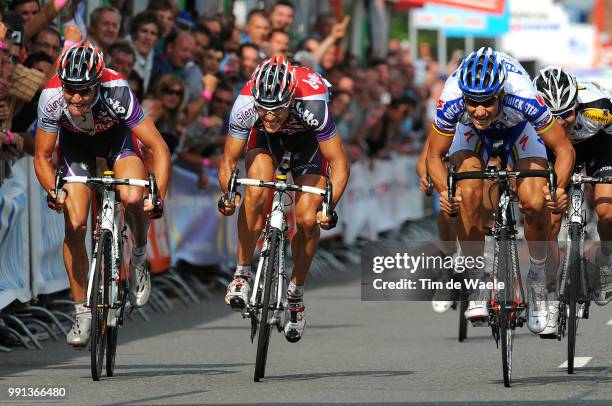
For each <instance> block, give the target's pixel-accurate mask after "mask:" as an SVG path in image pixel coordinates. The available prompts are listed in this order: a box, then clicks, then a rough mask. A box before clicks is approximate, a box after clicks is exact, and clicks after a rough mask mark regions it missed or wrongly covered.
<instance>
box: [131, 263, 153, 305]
mask: <svg viewBox="0 0 612 406" xmlns="http://www.w3.org/2000/svg"><path fill="white" fill-rule="evenodd" d="M150 294H151V274H150V273H149V267H148V265H147V263H146V262H144V263H143V264H142V265H138V266H133V267H132V272H131V273H130V302H131V303H132V305H133V306H134V307H142V306H144V305H145V304H147V302H148V301H149V295H150Z"/></svg>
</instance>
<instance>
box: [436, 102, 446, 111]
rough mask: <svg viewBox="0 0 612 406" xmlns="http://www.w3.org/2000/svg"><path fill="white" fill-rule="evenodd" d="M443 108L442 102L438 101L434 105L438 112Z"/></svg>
mask: <svg viewBox="0 0 612 406" xmlns="http://www.w3.org/2000/svg"><path fill="white" fill-rule="evenodd" d="M443 108H444V100H442V99H438V104H436V109H438V110H440V109H443Z"/></svg>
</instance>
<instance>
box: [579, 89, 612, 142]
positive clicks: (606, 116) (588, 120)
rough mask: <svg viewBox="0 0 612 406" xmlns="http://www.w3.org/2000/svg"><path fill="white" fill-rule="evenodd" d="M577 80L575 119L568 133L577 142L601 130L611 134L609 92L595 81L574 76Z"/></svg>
mask: <svg viewBox="0 0 612 406" xmlns="http://www.w3.org/2000/svg"><path fill="white" fill-rule="evenodd" d="M576 80H577V82H578V108H577V110H576V121H575V122H574V127H573V128H572V131H571V133H570V135H569V138H570V140H571V141H572V143H578V142H581V141H584V140H586V139H588V138H591V137H593V136H594V135H595V134H597V133H599V132H600V131H603V132H604V133H606V134H612V101H611V100H610V99H611V95H610V93H609V92H608V91H607V90H606V89H605V88H603V87H602V86H600V85H599V84H598V83H596V82H592V81H589V80H582V79H580V78H576Z"/></svg>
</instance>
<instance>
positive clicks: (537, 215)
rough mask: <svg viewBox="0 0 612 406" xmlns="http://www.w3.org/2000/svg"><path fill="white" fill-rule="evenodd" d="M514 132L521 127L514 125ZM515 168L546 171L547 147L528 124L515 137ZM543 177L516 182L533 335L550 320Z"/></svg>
mask: <svg viewBox="0 0 612 406" xmlns="http://www.w3.org/2000/svg"><path fill="white" fill-rule="evenodd" d="M517 129H520V127H518V126H517ZM514 151H515V152H516V154H515V155H514V157H513V158H514V168H516V169H519V170H520V169H540V170H542V169H546V168H548V160H547V156H546V147H545V146H544V144H543V143H542V142H541V141H540V138H539V136H538V134H537V133H536V132H535V130H534V129H533V127H532V126H531V125H530V124H526V125H524V127H523V128H522V129H520V132H518V133H516V134H515V143H514ZM546 185H547V180H546V179H544V178H525V179H521V180H519V181H518V182H517V194H518V197H519V200H520V205H519V208H520V210H521V212H522V213H523V214H524V216H525V239H526V240H527V244H528V247H529V257H530V265H529V273H528V275H527V301H528V302H529V307H528V310H529V314H528V320H527V326H528V327H529V330H531V331H532V332H533V333H536V334H539V333H541V332H543V330H544V329H545V328H546V326H547V324H548V321H549V304H548V288H547V286H546V258H547V250H548V249H547V247H548V241H549V239H550V220H551V219H550V214H549V213H548V211H547V210H546V203H545V199H544V192H543V188H544V187H545V186H546Z"/></svg>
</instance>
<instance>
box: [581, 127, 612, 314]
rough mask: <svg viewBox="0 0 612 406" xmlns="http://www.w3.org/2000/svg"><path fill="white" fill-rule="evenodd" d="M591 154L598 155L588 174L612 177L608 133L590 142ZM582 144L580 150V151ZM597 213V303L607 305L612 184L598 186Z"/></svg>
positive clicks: (611, 279) (611, 285)
mask: <svg viewBox="0 0 612 406" xmlns="http://www.w3.org/2000/svg"><path fill="white" fill-rule="evenodd" d="M589 141H592V143H589V144H591V145H588V144H587V145H586V146H585V148H587V150H588V151H587V153H590V155H591V156H593V155H594V156H595V159H594V160H593V159H591V160H589V161H588V162H589V165H587V168H586V170H587V174H589V175H591V174H592V175H595V176H612V156H611V155H612V143H611V142H610V136H609V135H608V134H604V133H600V134H598V135H595V136H594V137H593V138H592V139H590V140H587V141H586V142H589ZM580 146H581V145H580V144H579V145H578V146H577V148H576V150H578V149H579V148H578V147H580ZM594 189H595V199H594V200H595V212H596V213H597V232H598V234H599V240H600V248H599V249H598V250H597V254H596V258H595V263H596V265H597V268H598V270H599V277H598V278H596V280H595V284H594V285H595V302H596V303H597V304H598V305H605V304H607V303H608V302H609V301H610V300H612V294H611V293H612V185H607V184H596V185H595V188H594Z"/></svg>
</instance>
